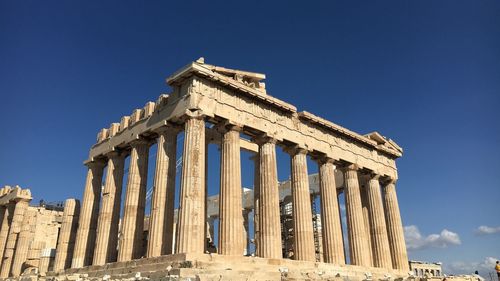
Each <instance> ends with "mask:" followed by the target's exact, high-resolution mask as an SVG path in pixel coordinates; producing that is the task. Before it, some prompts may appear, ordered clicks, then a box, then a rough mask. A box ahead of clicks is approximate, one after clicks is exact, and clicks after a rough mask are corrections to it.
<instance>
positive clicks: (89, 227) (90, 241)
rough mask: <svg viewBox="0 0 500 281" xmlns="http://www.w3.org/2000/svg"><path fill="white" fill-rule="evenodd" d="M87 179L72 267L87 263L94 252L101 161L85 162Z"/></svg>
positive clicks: (102, 164)
mask: <svg viewBox="0 0 500 281" xmlns="http://www.w3.org/2000/svg"><path fill="white" fill-rule="evenodd" d="M87 166H88V172H87V180H86V182H85V190H84V192H83V201H82V209H81V213H80V220H79V223H78V231H77V234H76V241H75V251H74V253H73V261H72V263H71V267H72V268H79V267H83V266H86V265H89V264H90V263H91V261H92V254H93V253H94V247H95V237H96V229H97V218H98V214H99V201H100V197H101V188H102V173H103V169H104V162H103V161H94V162H90V163H88V164H87Z"/></svg>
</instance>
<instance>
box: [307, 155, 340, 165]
mask: <svg viewBox="0 0 500 281" xmlns="http://www.w3.org/2000/svg"><path fill="white" fill-rule="evenodd" d="M312 159H313V160H314V161H316V162H317V163H318V164H319V165H323V164H332V165H333V166H335V167H336V166H337V165H336V164H337V160H335V159H333V158H331V157H328V156H326V155H316V156H312Z"/></svg>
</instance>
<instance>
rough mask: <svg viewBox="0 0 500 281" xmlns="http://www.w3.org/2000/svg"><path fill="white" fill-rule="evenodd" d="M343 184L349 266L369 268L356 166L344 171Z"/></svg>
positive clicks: (366, 237)
mask: <svg viewBox="0 0 500 281" xmlns="http://www.w3.org/2000/svg"><path fill="white" fill-rule="evenodd" d="M344 184H345V188H344V196H345V201H346V214H347V234H348V237H349V250H350V259H351V264H354V265H362V266H369V256H368V255H369V253H370V251H369V250H370V249H369V247H368V241H367V239H368V236H367V235H366V233H365V224H364V220H363V210H362V208H361V194H360V188H359V181H358V171H357V166H355V165H350V166H349V167H347V168H346V169H345V172H344Z"/></svg>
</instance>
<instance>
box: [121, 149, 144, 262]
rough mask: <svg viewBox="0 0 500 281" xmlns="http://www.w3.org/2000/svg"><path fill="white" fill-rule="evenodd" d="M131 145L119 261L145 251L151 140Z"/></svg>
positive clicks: (129, 258) (134, 257) (133, 257)
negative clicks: (145, 219) (145, 211)
mask: <svg viewBox="0 0 500 281" xmlns="http://www.w3.org/2000/svg"><path fill="white" fill-rule="evenodd" d="M130 145H131V146H132V151H131V152H130V167H129V170H128V171H129V172H128V179H127V191H126V195H125V205H124V210H123V221H122V231H121V237H120V241H119V243H120V248H119V252H118V261H129V260H132V259H138V258H140V257H141V256H142V251H143V245H142V243H143V241H142V240H143V231H144V208H145V205H146V184H147V176H148V158H149V142H147V141H145V140H136V141H134V142H132V143H131V144H130Z"/></svg>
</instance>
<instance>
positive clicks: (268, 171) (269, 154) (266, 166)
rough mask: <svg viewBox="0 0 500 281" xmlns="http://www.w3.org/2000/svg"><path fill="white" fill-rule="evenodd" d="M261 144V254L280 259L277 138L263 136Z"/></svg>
mask: <svg viewBox="0 0 500 281" xmlns="http://www.w3.org/2000/svg"><path fill="white" fill-rule="evenodd" d="M257 142H258V144H259V160H260V164H259V176H260V183H259V190H260V192H259V201H260V202H259V205H260V206H259V212H260V214H259V230H260V238H259V243H260V247H259V256H260V257H263V258H274V259H280V258H281V257H282V252H281V224H280V205H279V190H278V171H277V166H276V165H277V163H276V140H274V139H272V138H262V139H259V140H257Z"/></svg>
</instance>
